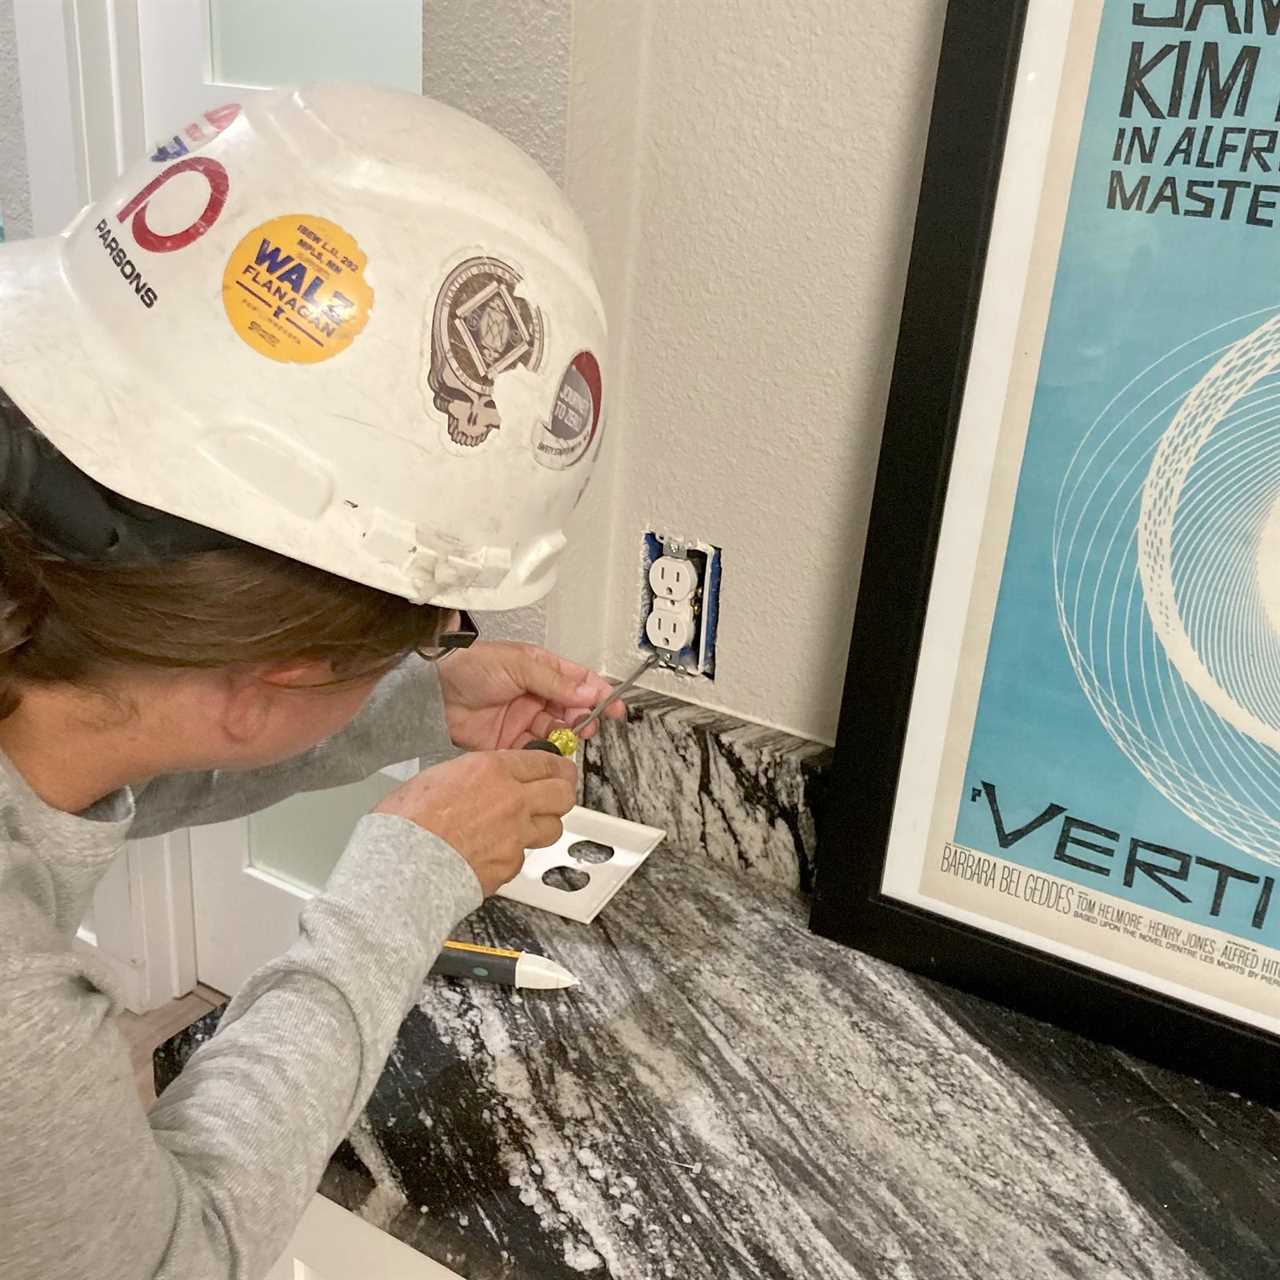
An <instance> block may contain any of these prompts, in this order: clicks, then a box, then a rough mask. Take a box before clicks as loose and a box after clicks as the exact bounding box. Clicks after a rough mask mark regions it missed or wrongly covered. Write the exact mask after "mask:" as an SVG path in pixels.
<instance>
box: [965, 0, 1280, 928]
mask: <svg viewBox="0 0 1280 1280" xmlns="http://www.w3.org/2000/svg"><path fill="white" fill-rule="evenodd" d="M1180 7H1181V6H1179V4H1178V3H1177V0H1149V3H1148V4H1147V6H1146V8H1147V11H1148V13H1157V12H1159V13H1161V14H1168V15H1172V14H1173V13H1174V12H1175V10H1178V9H1179V8H1180ZM1192 7H1193V0H1188V3H1187V4H1186V6H1185V10H1187V11H1189V10H1190V9H1192ZM1228 8H1229V6H1224V5H1223V4H1222V3H1221V0H1219V2H1218V3H1216V4H1210V5H1208V6H1207V7H1206V8H1205V9H1204V11H1203V14H1202V16H1201V20H1200V24H1199V30H1197V31H1186V30H1176V29H1158V28H1150V27H1147V28H1142V27H1137V26H1135V25H1134V11H1135V6H1134V4H1133V3H1132V0H1107V2H1106V4H1105V7H1104V11H1103V20H1102V27H1101V31H1100V36H1099V41H1098V46H1097V51H1096V59H1095V63H1094V66H1093V70H1092V74H1091V78H1090V88H1089V96H1088V103H1087V109H1086V115H1085V120H1084V132H1083V137H1082V140H1081V144H1080V148H1079V152H1078V155H1077V160H1076V166H1075V173H1074V178H1073V184H1072V189H1071V197H1070V203H1069V208H1068V215H1067V221H1066V229H1065V239H1064V242H1063V246H1062V252H1061V257H1060V261H1059V264H1058V268H1057V275H1056V280H1055V284H1054V289H1053V298H1052V307H1051V311H1050V318H1049V323H1048V329H1047V334H1046V341H1045V344H1044V348H1043V352H1042V362H1041V366H1040V370H1039V378H1038V382H1037V387H1036V393H1035V397H1034V403H1033V410H1032V416H1031V421H1030V426H1029V434H1028V437H1027V445H1026V454H1025V460H1024V463H1023V469H1022V472H1021V475H1020V478H1019V483H1018V491H1017V499H1016V506H1015V510H1014V515H1013V523H1012V533H1011V538H1010V543H1009V548H1008V553H1007V559H1006V562H1005V565H1004V569H1003V575H1002V579H1001V586H1000V592H999V599H998V605H997V609H996V613H995V617H994V620H993V625H992V632H991V642H990V648H989V652H988V660H987V665H986V670H985V675H984V681H983V685H982V690H981V697H980V702H979V707H978V715H977V721H976V727H975V731H974V735H973V739H972V742H971V746H970V755H969V758H968V763H967V767H966V773H965V782H966V788H965V795H964V798H963V800H962V803H961V808H960V812H959V814H958V815H957V819H956V824H955V839H956V841H957V842H959V843H961V844H964V845H967V846H968V847H970V848H973V849H977V850H980V851H982V852H985V853H989V854H993V855H996V856H999V857H1002V858H1005V859H1008V860H1011V861H1014V862H1018V863H1021V864H1023V865H1025V866H1027V867H1030V868H1034V869H1036V870H1039V871H1045V872H1050V873H1052V874H1054V875H1057V876H1060V877H1062V878H1064V879H1067V880H1071V881H1074V882H1076V883H1078V884H1080V885H1082V886H1084V887H1086V888H1088V889H1090V890H1093V891H1098V892H1104V893H1107V894H1111V895H1114V896H1117V897H1120V898H1122V899H1125V900H1127V901H1130V902H1132V903H1134V904H1135V905H1140V906H1141V907H1144V908H1154V909H1156V910H1159V911H1162V912H1166V913H1168V914H1170V915H1172V916H1175V917H1179V918H1182V919H1184V920H1188V921H1191V922H1194V923H1196V924H1201V925H1211V926H1213V927H1216V928H1221V929H1224V930H1226V931H1228V932H1230V933H1234V934H1237V935H1239V936H1240V937H1242V938H1247V939H1248V940H1250V941H1252V942H1259V943H1264V944H1267V945H1270V946H1280V910H1276V909H1273V911H1272V912H1271V918H1269V919H1268V920H1267V922H1266V925H1265V927H1264V929H1263V930H1262V931H1259V930H1258V929H1256V928H1254V927H1252V926H1251V923H1250V917H1251V916H1252V914H1253V912H1254V910H1255V907H1256V904H1257V898H1258V894H1257V889H1256V888H1254V889H1252V890H1245V889H1244V888H1243V887H1241V888H1240V891H1238V892H1237V886H1236V885H1234V884H1232V885H1228V891H1227V892H1226V894H1225V897H1224V899H1223V901H1222V903H1221V904H1220V912H1219V914H1217V915H1216V916H1215V915H1211V903H1212V895H1213V890H1214V884H1215V875H1214V873H1213V872H1212V871H1210V870H1208V869H1204V868H1202V867H1197V869H1196V871H1195V872H1194V873H1193V876H1192V880H1191V882H1190V886H1189V889H1190V891H1191V893H1192V896H1193V901H1192V902H1191V903H1189V904H1181V903H1179V902H1178V901H1177V900H1176V899H1175V898H1173V897H1172V896H1171V895H1170V894H1169V893H1167V892H1165V891H1164V890H1162V889H1161V888H1160V887H1159V886H1158V885H1157V884H1155V883H1153V882H1152V881H1150V880H1149V879H1147V878H1145V877H1141V876H1140V877H1138V878H1137V880H1136V881H1135V883H1134V885H1133V886H1132V887H1131V888H1127V887H1126V886H1125V885H1124V884H1123V882H1122V878H1121V877H1122V872H1123V862H1124V855H1125V852H1126V849H1127V844H1128V840H1129V838H1130V837H1131V836H1138V837H1140V838H1142V839H1145V840H1150V841H1153V842H1159V843H1161V844H1165V845H1169V846H1173V847H1176V848H1177V849H1180V850H1185V851H1187V852H1189V853H1192V854H1194V855H1197V856H1202V857H1205V858H1210V859H1219V860H1223V861H1226V862H1229V863H1230V864H1231V865H1232V866H1234V867H1237V868H1239V869H1241V870H1242V871H1246V872H1249V873H1251V874H1254V875H1256V876H1258V877H1259V879H1260V880H1261V879H1262V878H1264V877H1266V876H1268V875H1271V876H1280V869H1278V868H1277V867H1275V866H1273V865H1271V864H1269V863H1267V862H1264V861H1263V860H1261V859H1259V858H1256V857H1252V856H1250V855H1248V854H1246V853H1244V852H1242V851H1241V850H1240V849H1237V848H1234V847H1232V846H1231V845H1230V844H1228V843H1227V842H1226V841H1225V840H1223V839H1221V838H1219V837H1217V836H1215V835H1213V834H1212V833H1211V832H1209V831H1208V830H1206V829H1205V828H1204V827H1203V826H1201V825H1200V824H1199V823H1197V822H1196V821H1194V820H1193V819H1192V818H1191V817H1189V816H1188V815H1187V814H1185V813H1184V812H1182V811H1181V810H1180V809H1179V808H1178V807H1177V806H1175V805H1174V804H1172V803H1170V801H1169V800H1167V799H1166V798H1165V797H1164V796H1162V795H1161V794H1160V793H1159V792H1158V791H1157V790H1156V789H1155V788H1154V787H1153V786H1152V785H1151V784H1150V783H1149V782H1148V781H1147V779H1146V778H1144V777H1143V775H1142V774H1141V773H1140V772H1139V770H1138V769H1137V768H1136V767H1135V766H1134V765H1133V764H1132V763H1131V762H1130V760H1129V758H1128V757H1127V756H1126V755H1125V754H1124V753H1123V752H1122V751H1121V750H1120V749H1119V748H1118V747H1117V746H1116V744H1115V743H1114V742H1113V740H1112V738H1111V736H1110V735H1109V734H1108V733H1107V731H1106V730H1105V728H1104V727H1103V725H1102V724H1101V723H1100V721H1099V719H1098V716H1097V714H1096V713H1095V711H1094V709H1093V707H1092V706H1091V705H1090V703H1089V701H1088V700H1087V698H1086V697H1085V695H1084V693H1083V692H1082V690H1081V687H1080V684H1079V683H1078V681H1077V679H1076V675H1075V673H1074V671H1073V669H1072V666H1071V664H1070V662H1069V660H1068V654H1067V650H1066V645H1065V643H1064V639H1063V634H1062V631H1061V630H1060V628H1059V623H1058V618H1057V615H1056V611H1055V604H1054V591H1053V571H1052V561H1051V540H1052V523H1053V516H1054V508H1055V503H1056V501H1057V500H1058V496H1059V489H1060V486H1061V484H1062V478H1063V475H1064V473H1065V472H1066V470H1067V468H1068V467H1069V465H1070V464H1071V460H1072V456H1073V454H1074V453H1075V451H1076V449H1077V446H1078V445H1079V444H1080V442H1081V439H1082V438H1083V436H1084V435H1085V433H1086V432H1087V431H1088V429H1089V427H1090V425H1091V424H1092V423H1093V422H1094V421H1095V420H1096V419H1097V418H1098V416H1099V414H1100V413H1102V412H1103V411H1104V409H1105V407H1106V405H1107V404H1108V402H1109V401H1111V400H1112V399H1113V397H1115V396H1116V394H1117V393H1118V392H1120V391H1121V389H1122V388H1123V387H1124V386H1125V385H1126V384H1127V383H1129V382H1130V381H1131V380H1132V379H1133V378H1134V377H1135V376H1136V375H1138V374H1139V373H1140V372H1141V371H1142V370H1143V369H1145V368H1147V367H1148V366H1150V365H1151V364H1152V363H1153V362H1155V361H1158V360H1160V359H1161V358H1162V357H1163V356H1165V355H1166V353H1168V352H1169V351H1170V350H1171V349H1173V348H1175V347H1177V346H1178V345H1179V344H1181V343H1184V342H1186V341H1187V340H1189V339H1192V338H1193V337H1194V336H1195V335H1196V334H1201V333H1203V332H1204V331H1206V330H1208V329H1210V328H1212V327H1213V326H1214V325H1216V324H1219V323H1222V322H1225V321H1228V320H1229V319H1231V318H1232V317H1238V316H1241V315H1243V314H1245V313H1249V312H1253V311H1255V310H1259V311H1260V310H1264V309H1268V308H1271V309H1274V308H1275V307H1277V306H1278V305H1280V225H1277V226H1275V227H1272V228H1266V227H1261V226H1251V225H1249V224H1248V222H1247V221H1246V220H1245V218H1244V217H1243V216H1242V215H1241V212H1240V210H1239V209H1237V210H1236V212H1235V214H1234V216H1232V217H1231V218H1229V219H1228V220H1222V219H1221V218H1220V217H1217V216H1215V217H1213V218H1193V217H1187V216H1175V215H1173V214H1172V213H1171V212H1170V211H1169V210H1168V209H1167V208H1162V209H1160V210H1158V211H1156V212H1153V213H1149V212H1138V211H1136V210H1134V211H1127V212H1126V211H1121V210H1118V209H1108V207H1107V193H1108V183H1109V180H1110V175H1111V173H1112V171H1113V170H1114V169H1116V168H1117V164H1116V162H1115V160H1114V157H1113V152H1114V150H1115V147H1116V138H1117V131H1118V129H1119V128H1120V127H1121V126H1122V125H1125V124H1132V125H1142V126H1150V125H1152V124H1153V123H1154V122H1153V121H1152V119H1151V117H1150V116H1149V115H1148V114H1147V113H1146V111H1145V110H1144V109H1139V110H1138V111H1136V112H1135V114H1134V116H1133V118H1132V119H1131V120H1130V121H1124V120H1122V119H1121V116H1120V109H1121V100H1122V95H1123V91H1124V86H1125V79H1126V69H1127V67H1128V65H1129V60H1130V56H1131V47H1132V45H1133V44H1134V42H1135V41H1142V42H1143V43H1144V45H1145V46H1146V55H1147V56H1151V55H1152V54H1154V53H1155V51H1157V50H1158V49H1159V48H1160V47H1161V46H1163V45H1164V44H1166V43H1176V42H1179V41H1189V42H1191V54H1190V60H1189V66H1190V68H1191V70H1190V72H1189V75H1190V79H1189V81H1188V89H1187V92H1186V94H1185V100H1184V102H1183V104H1182V115H1181V117H1180V118H1179V119H1176V120H1175V119H1169V120H1166V121H1164V122H1163V124H1162V128H1163V130H1164V136H1165V140H1166V142H1165V145H1164V146H1162V148H1161V150H1162V151H1167V150H1168V144H1169V142H1171V140H1172V139H1173V138H1174V137H1175V136H1176V135H1177V134H1178V133H1179V132H1180V131H1181V129H1182V128H1184V127H1186V126H1187V125H1190V124H1194V125H1197V126H1199V127H1204V126H1205V125H1208V124H1217V125H1218V126H1219V127H1221V125H1223V124H1227V125H1231V126H1238V125H1250V126H1257V127H1259V128H1275V127H1276V123H1275V121H1276V114H1277V103H1278V102H1280V36H1268V35H1266V34H1265V33H1255V34H1254V35H1252V36H1248V35H1243V34H1242V35H1239V36H1234V35H1231V34H1229V33H1228V32H1227V29H1226V27H1227V24H1226V13H1227V9H1228ZM1236 8H1237V9H1238V10H1239V11H1240V12H1241V13H1242V12H1243V10H1244V8H1245V0H1240V3H1239V5H1237V6H1236ZM1260 21H1261V20H1260V19H1259V24H1260ZM1211 43H1213V44H1216V45H1217V46H1218V52H1219V58H1220V62H1221V65H1222V67H1223V68H1224V69H1226V68H1228V67H1230V65H1231V62H1232V60H1233V59H1234V57H1235V56H1236V54H1237V52H1238V51H1239V50H1240V49H1242V48H1244V47H1245V46H1260V47H1261V56H1260V62H1259V65H1258V70H1257V77H1256V81H1255V83H1254V87H1253V91H1252V100H1251V103H1250V108H1249V111H1248V113H1247V115H1246V116H1244V117H1237V116H1235V115H1234V114H1230V113H1228V118H1227V119H1225V120H1223V121H1220V122H1219V121H1214V120H1213V119H1212V118H1211V117H1210V115H1209V113H1208V111H1207V110H1205V111H1203V112H1202V114H1201V117H1200V118H1199V119H1198V120H1192V119H1189V118H1188V116H1189V110H1190V102H1189V99H1190V98H1191V92H1190V88H1191V86H1192V85H1193V84H1194V77H1195V74H1196V70H1197V68H1198V65H1199V59H1200V57H1201V50H1202V49H1204V47H1205V46H1207V45H1209V44H1211ZM1173 63H1174V59H1173V58H1170V59H1169V61H1168V63H1167V65H1166V66H1165V67H1163V68H1162V71H1167V72H1168V74H1164V75H1163V78H1161V77H1158V76H1153V77H1152V81H1151V83H1152V84H1153V85H1156V84H1159V85H1162V86H1167V85H1168V84H1169V83H1170V80H1171V76H1172V74H1173ZM1238 159H1239V157H1238V156H1233V157H1232V160H1233V161H1235V162H1236V163H1237V166H1238ZM1272 159H1273V163H1274V162H1275V160H1276V157H1272ZM1142 172H1151V173H1153V174H1154V175H1155V177H1154V178H1153V181H1156V180H1158V179H1159V177H1161V176H1163V175H1164V174H1165V173H1178V174H1181V175H1183V176H1184V177H1186V176H1190V177H1195V178H1207V179H1210V180H1213V179H1216V178H1218V177H1230V178H1236V177H1239V176H1240V174H1239V172H1238V167H1237V168H1231V169H1227V168H1224V169H1222V170H1217V171H1215V170H1192V171H1188V170H1187V169H1186V168H1184V167H1177V166H1175V167H1174V168H1169V169H1164V168H1161V167H1159V165H1158V164H1157V165H1156V166H1154V167H1152V166H1148V167H1147V168H1146V169H1144V168H1143V167H1142V166H1140V165H1133V166H1131V167H1129V168H1128V169H1126V181H1132V180H1133V179H1136V177H1137V176H1138V175H1139V174H1140V173H1142ZM1250 178H1251V180H1252V181H1261V182H1278V181H1280V178H1277V177H1276V176H1275V175H1274V174H1272V175H1270V176H1268V175H1266V174H1262V173H1259V172H1257V171H1256V169H1255V171H1254V172H1253V173H1252V174H1251V175H1250ZM1244 195H1245V198H1247V196H1248V193H1247V192H1246V193H1244ZM1267 216H1270V217H1280V211H1272V212H1271V213H1270V214H1268V215H1267ZM983 782H989V783H991V784H992V785H994V786H995V787H996V788H997V794H998V799H999V804H1000V807H1001V811H1002V817H1003V821H1004V825H1005V827H1006V828H1016V827H1019V826H1021V825H1022V824H1023V823H1025V822H1027V821H1028V820H1030V819H1031V818H1033V817H1034V816H1035V815H1036V814H1038V813H1040V812H1041V811H1042V810H1043V809H1044V808H1045V806H1046V805H1049V804H1051V803H1052V804H1058V805H1062V806H1065V807H1066V808H1067V811H1068V813H1069V814H1070V815H1071V816H1072V817H1076V818H1079V819H1082V820H1085V821H1088V822H1091V823H1095V824H1097V825H1099V826H1102V827H1106V828H1111V829H1114V830H1116V831H1117V832H1118V833H1119V837H1120V838H1119V840H1118V841H1115V842H1113V843H1114V844H1115V847H1116V851H1115V854H1114V856H1113V857H1106V856H1097V855H1091V854H1090V853H1089V852H1088V851H1086V850H1083V849H1080V848H1075V849H1073V850H1072V852H1073V853H1075V854H1077V855H1079V856H1080V857H1082V858H1085V859H1089V860H1092V861H1095V862H1097V863H1101V864H1107V865H1108V866H1109V867H1110V869H1111V874H1110V876H1109V877H1106V878H1104V877H1102V876H1100V875H1099V874H1097V873H1096V872H1092V871H1086V870H1083V869H1080V868H1077V867H1073V866H1071V865H1070V864H1067V863H1065V862H1063V861H1061V860H1055V857H1054V853H1055V848H1056V847H1057V844H1058V840H1059V837H1060V833H1061V823H1060V822H1051V823H1048V824H1047V825H1046V826H1045V827H1043V828H1041V829H1040V830H1038V831H1036V832H1034V833H1033V834H1030V835H1028V836H1027V837H1026V838H1025V839H1022V840H1020V841H1018V842H1016V843H1014V844H1013V845H1012V846H1010V847H1009V848H1005V849H1001V848H1000V847H999V844H998V842H997V839H996V834H995V828H994V823H993V819H992V813H991V808H990V805H989V803H988V801H987V799H986V797H985V796H982V795H979V796H978V797H977V798H976V799H975V798H974V797H973V789H976V788H979V787H980V786H981V784H982V783H983ZM1081 838H1083V839H1092V840H1095V841H1097V842H1098V843H1101V844H1106V843H1107V841H1105V840H1099V838H1098V837H1096V836H1090V835H1089V834H1088V833H1082V836H1081ZM1277 899H1278V903H1277V906H1280V889H1278V890H1277Z"/></svg>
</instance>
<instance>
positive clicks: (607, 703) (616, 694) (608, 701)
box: [570, 653, 658, 733]
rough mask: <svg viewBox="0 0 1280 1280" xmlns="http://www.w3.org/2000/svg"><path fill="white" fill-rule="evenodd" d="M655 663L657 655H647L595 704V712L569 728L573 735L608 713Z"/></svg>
mask: <svg viewBox="0 0 1280 1280" xmlns="http://www.w3.org/2000/svg"><path fill="white" fill-rule="evenodd" d="M657 663H658V654H656V653H651V654H649V656H648V657H647V658H645V660H644V661H643V662H642V663H641V664H640V665H639V666H638V667H637V668H636V669H635V670H634V671H633V672H632V673H631V674H630V675H629V676H628V677H627V678H626V679H625V680H624V681H623V682H622V683H621V684H620V685H615V686H614V688H612V689H610V690H609V692H608V694H607V695H606V696H605V697H604V698H603V699H602V700H601V701H600V702H599V703H597V704H596V707H595V710H593V711H591V712H589V713H588V714H587V715H585V716H583V717H582V719H581V720H579V721H578V723H577V724H575V725H571V726H570V727H571V728H572V729H573V731H574V733H581V732H582V731H583V729H585V728H586V727H587V726H588V725H590V724H594V723H595V721H597V720H599V719H600V717H601V716H602V715H604V713H605V712H606V711H608V709H609V708H610V707H611V706H612V705H613V704H614V703H615V702H617V700H618V699H619V698H620V697H622V695H623V694H624V693H627V692H628V691H629V690H630V689H631V687H632V686H633V685H634V684H635V683H636V681H637V680H639V679H640V677H641V676H643V675H644V674H645V672H647V671H648V670H649V669H650V668H651V667H654V666H656V665H657Z"/></svg>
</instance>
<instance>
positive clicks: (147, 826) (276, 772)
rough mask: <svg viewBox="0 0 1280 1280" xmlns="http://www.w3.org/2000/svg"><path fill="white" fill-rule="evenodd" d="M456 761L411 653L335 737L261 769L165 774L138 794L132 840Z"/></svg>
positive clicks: (438, 699) (439, 703)
mask: <svg viewBox="0 0 1280 1280" xmlns="http://www.w3.org/2000/svg"><path fill="white" fill-rule="evenodd" d="M459 754H461V753H460V752H459V751H458V749H457V748H456V747H455V746H454V745H453V743H452V742H451V741H450V740H449V732H448V729H447V728H446V727H445V716H444V699H443V697H442V695H441V692H440V679H439V676H438V675H437V673H436V668H435V665H434V664H433V663H430V662H426V661H424V660H423V659H422V658H419V657H418V656H417V655H416V654H415V655H411V656H410V657H408V658H406V659H405V661H404V662H402V663H401V664H400V665H399V666H398V667H396V668H395V670H394V671H392V672H391V673H390V674H389V675H387V676H385V677H384V678H383V679H382V680H381V681H380V682H379V684H378V686H377V688H376V689H375V690H374V691H373V693H372V694H371V695H370V698H369V701H368V702H366V703H365V705H364V706H363V707H362V708H361V710H360V713H359V714H358V715H357V716H356V717H355V719H353V720H352V721H351V723H350V724H349V725H347V727H346V728H345V729H343V730H342V732H341V733H337V734H335V735H334V736H333V737H332V738H328V739H326V740H325V741H324V742H321V743H320V744H319V745H317V746H315V747H312V748H311V750H310V751H307V752H304V753H303V754H302V755H300V756H294V757H293V758H292V759H290V760H285V761H283V762H282V763H280V764H276V765H271V766H269V767H267V768H264V769H251V770H228V769H214V770H210V771H208V772H205V773H178V774H168V775H166V776H165V777H161V778H156V779H154V780H153V781H151V782H149V783H148V784H147V785H146V786H144V787H142V788H140V789H139V790H138V791H137V793H136V795H135V804H136V806H137V815H136V817H135V819H134V822H133V826H132V827H131V828H130V831H129V836H130V838H131V839H141V838H143V837H145V836H156V835H162V834H164V832H166V831H173V830H175V829H176V828H178V827H198V826H203V825H204V824H205V823H209V822H226V821H228V820H229V819H231V818H242V817H244V816H245V814H249V813H256V812H258V811H259V810H260V809H265V808H267V807H268V806H269V805H273V804H276V803H277V802H278V801H281V800H285V799H287V798H288V797H289V796H291V795H294V794H296V793H297V792H299V791H319V790H322V789H323V788H325V787H340V786H343V785H345V784H346V783H349V782H359V781H360V780H361V779H362V778H367V777H369V775H370V774H372V773H375V772H376V771H377V770H379V769H381V768H383V766H385V765H389V764H396V763H398V762H399V761H402V760H410V759H413V758H415V757H421V758H422V759H423V761H424V767H426V766H429V765H432V764H438V763H439V762H441V761H443V760H448V759H452V758H453V757H454V756H456V755H459Z"/></svg>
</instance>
